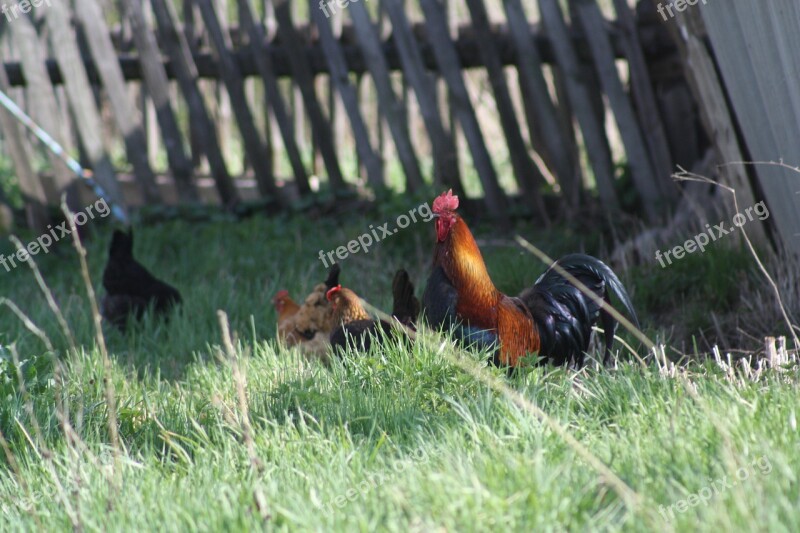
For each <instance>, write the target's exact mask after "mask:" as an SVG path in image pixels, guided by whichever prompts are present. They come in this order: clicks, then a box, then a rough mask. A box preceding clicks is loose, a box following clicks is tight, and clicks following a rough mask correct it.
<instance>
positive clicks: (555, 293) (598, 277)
mask: <svg viewBox="0 0 800 533" xmlns="http://www.w3.org/2000/svg"><path fill="white" fill-rule="evenodd" d="M556 264H557V265H558V266H559V267H561V269H563V270H565V271H566V272H567V273H569V274H570V275H571V276H573V277H574V278H575V279H577V280H578V281H580V282H581V283H582V284H584V285H585V286H586V287H587V288H588V289H589V290H591V291H592V292H594V293H595V294H596V295H598V296H599V297H601V298H603V300H604V301H605V302H606V303H608V304H609V305H610V302H611V300H610V295H611V294H613V295H614V297H615V298H616V299H618V300H619V301H620V302H621V303H622V305H623V306H624V308H625V311H626V312H627V314H628V316H629V317H630V318H631V321H632V322H633V323H634V324H635V325H636V327H639V321H638V319H637V317H636V312H635V311H634V309H633V304H632V303H631V300H630V297H629V296H628V293H627V291H626V290H625V287H624V286H623V285H622V282H621V281H620V280H619V278H618V277H617V275H616V274H615V273H614V271H613V270H611V269H610V268H609V267H608V266H607V265H606V264H605V263H603V262H602V261H600V260H599V259H597V258H595V257H591V256H589V255H584V254H572V255H568V256H565V257H563V258H561V259H559V260H558V261H557V262H556ZM520 299H521V300H522V301H523V302H524V303H525V305H526V306H527V307H528V309H529V310H530V311H531V314H532V316H533V319H534V321H535V322H536V325H537V327H538V329H539V335H540V337H541V340H542V355H544V356H547V357H548V358H549V359H550V360H551V362H553V363H554V364H563V363H570V362H574V363H576V364H577V365H578V366H580V365H582V363H583V357H584V353H585V352H586V351H587V350H588V348H589V341H590V338H591V334H592V327H593V326H594V325H595V324H596V323H597V322H598V321H599V322H600V324H601V326H602V327H603V330H604V332H605V334H604V340H605V353H604V356H603V363H604V364H605V363H607V362H608V360H609V358H610V356H611V347H612V345H613V343H614V333H615V331H616V327H617V320H616V319H615V318H614V317H613V316H612V315H611V314H610V313H609V312H607V311H606V310H604V309H602V308H601V306H600V305H598V303H597V302H595V301H594V300H593V299H592V298H591V297H589V296H587V295H585V294H583V292H581V290H580V289H578V288H577V287H575V286H574V285H573V284H572V283H571V282H569V281H568V280H567V279H566V278H565V277H564V276H562V275H561V274H560V273H559V272H558V271H556V269H555V268H553V267H551V268H550V269H548V270H547V272H545V273H544V274H542V276H541V277H540V278H539V279H538V280H536V283H535V284H534V285H533V287H530V288H528V289H526V290H525V291H523V293H522V294H520Z"/></svg>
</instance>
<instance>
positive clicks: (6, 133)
mask: <svg viewBox="0 0 800 533" xmlns="http://www.w3.org/2000/svg"><path fill="white" fill-rule="evenodd" d="M10 88H11V84H10V83H9V81H8V76H6V71H5V69H2V68H0V91H3V92H4V93H6V94H8V91H9V89H10ZM0 131H2V132H3V140H4V141H5V142H4V144H5V146H6V151H7V152H8V155H9V157H10V158H11V162H12V164H13V165H14V171H15V172H16V174H17V180H18V181H19V188H20V191H22V197H23V199H24V200H25V218H26V220H27V223H28V226H29V227H30V228H31V229H32V230H34V231H39V232H44V231H46V228H47V225H48V223H49V222H50V220H49V216H48V214H47V197H46V195H45V191H44V187H42V183H41V181H39V177H38V176H37V175H36V172H34V170H33V167H32V166H31V163H30V150H29V148H30V147H29V146H26V139H25V136H24V135H23V132H22V129H21V128H20V126H19V124H18V123H17V121H16V119H15V118H14V117H13V116H12V115H11V114H10V113H9V112H8V111H6V109H5V108H4V107H2V106H0Z"/></svg>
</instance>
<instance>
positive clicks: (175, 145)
mask: <svg viewBox="0 0 800 533" xmlns="http://www.w3.org/2000/svg"><path fill="white" fill-rule="evenodd" d="M143 2H144V0H127V1H126V2H124V4H125V9H126V16H127V19H128V20H129V21H130V24H131V31H132V33H133V40H134V42H135V43H136V48H137V49H138V50H139V59H140V60H141V62H142V77H143V79H144V84H145V86H146V87H147V93H148V94H149V95H150V99H151V100H152V102H153V106H154V107H155V113H156V119H157V120H158V125H159V127H160V128H161V136H162V138H163V139H164V148H165V150H166V152H167V160H168V161H169V166H170V169H171V171H172V176H173V178H174V179H175V186H176V188H177V191H178V195H179V196H180V198H181V199H182V200H184V201H190V202H196V201H197V200H198V198H199V197H198V195H197V189H196V187H195V184H194V182H193V181H192V162H191V160H190V159H189V156H188V155H187V154H186V151H185V149H184V146H183V136H182V135H181V131H180V128H179V127H178V120H177V118H176V117H175V112H174V111H173V109H172V103H171V102H170V92H169V81H168V80H167V74H166V72H165V71H164V65H163V64H162V62H161V51H160V50H159V48H158V43H157V42H156V39H155V35H153V33H152V31H150V28H149V27H148V25H147V21H146V19H145V15H144V4H143Z"/></svg>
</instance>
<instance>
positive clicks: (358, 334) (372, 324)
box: [327, 269, 420, 355]
mask: <svg viewBox="0 0 800 533" xmlns="http://www.w3.org/2000/svg"><path fill="white" fill-rule="evenodd" d="M392 295H393V300H394V302H393V305H392V316H393V317H394V318H395V319H396V320H397V321H398V322H400V323H401V324H403V325H405V326H407V327H410V328H412V329H413V327H414V324H415V322H416V319H417V316H418V315H419V309H420V303H419V300H417V298H416V297H415V296H414V285H413V284H412V283H411V279H410V278H409V276H408V272H406V271H405V270H402V269H401V270H398V271H397V273H396V274H395V276H394V280H393V282H392ZM327 298H328V300H330V302H331V304H332V305H333V309H334V320H335V322H336V324H339V325H338V326H337V327H336V329H334V330H333V331H332V332H331V336H330V342H331V346H333V349H334V353H336V354H337V355H341V354H342V352H343V351H344V350H345V349H346V348H351V349H354V350H364V351H368V350H369V348H370V346H371V345H372V342H373V340H374V339H380V338H382V337H381V336H382V335H384V334H389V333H390V332H391V331H392V325H391V324H390V323H388V322H386V321H385V320H378V321H376V320H373V319H372V317H370V316H369V314H368V313H367V311H366V310H365V309H364V306H363V305H362V304H361V299H360V298H359V297H358V295H357V294H356V293H354V292H353V291H352V290H350V289H347V288H342V286H341V285H337V286H336V287H333V288H332V289H330V290H329V291H328V294H327Z"/></svg>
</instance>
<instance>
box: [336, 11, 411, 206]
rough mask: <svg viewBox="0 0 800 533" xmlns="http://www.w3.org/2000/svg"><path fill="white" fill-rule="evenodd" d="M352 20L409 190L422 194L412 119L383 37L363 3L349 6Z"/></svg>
mask: <svg viewBox="0 0 800 533" xmlns="http://www.w3.org/2000/svg"><path fill="white" fill-rule="evenodd" d="M348 12H349V13H350V17H351V19H352V20H353V27H354V28H355V30H356V38H357V39H358V43H359V45H360V47H361V52H362V53H363V54H364V61H365V62H366V64H367V68H368V69H369V71H370V73H371V74H372V80H373V82H374V83H375V89H376V91H377V93H378V105H379V108H380V111H381V114H383V115H384V117H385V118H386V122H387V123H388V124H389V129H390V131H391V133H392V139H394V145H395V147H396V149H397V157H398V159H400V164H401V165H402V166H403V172H404V173H405V175H406V187H407V188H408V190H409V191H415V190H419V189H420V188H421V187H422V186H423V184H424V182H423V180H422V173H421V172H420V169H419V161H417V155H416V154H415V153H414V146H413V145H412V144H411V136H410V135H409V132H408V119H407V115H406V110H405V106H404V105H403V102H402V101H400V100H398V98H397V95H396V94H395V93H394V89H393V88H392V80H391V77H390V75H389V66H388V65H387V64H386V58H385V57H384V55H383V52H382V50H381V40H380V37H379V35H378V33H377V31H376V29H375V27H374V26H373V24H372V20H371V19H370V17H369V13H367V8H366V7H365V5H364V4H363V3H361V2H354V3H351V4H350V5H349V11H348Z"/></svg>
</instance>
